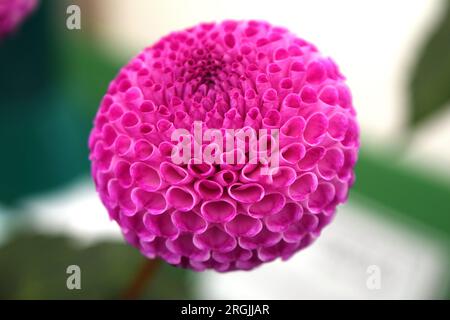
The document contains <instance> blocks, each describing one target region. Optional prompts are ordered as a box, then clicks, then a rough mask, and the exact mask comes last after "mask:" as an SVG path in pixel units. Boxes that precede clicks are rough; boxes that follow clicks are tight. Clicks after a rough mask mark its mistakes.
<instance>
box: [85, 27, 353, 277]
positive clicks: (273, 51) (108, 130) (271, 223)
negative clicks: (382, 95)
mask: <svg viewBox="0 0 450 320" xmlns="http://www.w3.org/2000/svg"><path fill="white" fill-rule="evenodd" d="M196 122H201V125H202V127H203V129H211V128H214V129H217V130H219V131H220V132H226V129H235V130H239V129H242V128H247V129H255V130H261V129H268V130H273V131H275V132H277V135H274V137H276V140H270V139H269V140H268V141H271V142H270V143H272V144H278V146H277V147H278V148H277V149H272V146H271V147H270V148H266V151H268V150H269V149H270V151H272V150H278V151H277V152H274V153H273V154H271V156H273V155H276V156H278V158H277V159H278V166H277V168H275V169H273V170H271V171H270V173H269V174H262V172H263V171H262V169H263V168H266V169H267V167H268V165H269V163H268V162H267V161H266V162H264V161H261V162H257V163H255V162H251V161H250V160H251V159H250V158H251V156H250V154H251V151H252V147H251V146H250V145H249V140H247V141H246V142H245V143H244V146H245V147H244V149H238V148H236V144H233V145H232V149H231V151H230V150H228V151H223V153H219V151H217V150H220V149H214V150H215V151H217V154H219V158H220V159H222V160H223V159H225V158H226V157H224V155H229V154H230V152H231V154H232V157H231V158H232V159H233V160H236V161H234V162H231V163H229V162H226V161H222V162H217V163H216V162H214V163H212V162H208V161H203V162H201V161H200V162H196V161H195V159H196V158H191V160H190V161H188V162H187V163H175V162H174V161H173V154H174V150H178V152H179V151H180V150H179V149H177V148H176V147H177V146H178V144H177V141H176V140H174V139H173V133H174V132H176V131H177V130H180V129H182V130H184V131H183V132H184V136H183V137H182V138H181V139H180V140H183V139H184V138H187V137H188V136H189V137H190V138H192V137H193V136H194V135H195V134H194V127H195V126H194V123H196ZM254 132H256V131H254ZM195 139H196V138H195ZM195 139H194V140H195ZM189 141H192V140H189ZM195 141H197V140H195ZM211 141H213V140H210V141H206V142H204V141H202V142H199V143H198V145H200V146H201V150H203V151H204V150H206V149H208V147H209V146H211V145H212V144H213V143H212V142H211ZM178 142H179V141H178ZM215 142H218V141H215ZM270 143H269V144H270ZM217 145H218V144H216V145H215V146H217ZM89 147H90V151H91V153H90V159H91V161H92V175H93V177H94V180H95V184H96V187H97V191H98V193H99V194H100V198H101V200H102V202H103V203H104V205H105V206H106V208H107V210H108V212H109V215H110V217H111V219H113V220H115V221H116V222H117V223H118V224H119V226H120V228H121V229H122V232H123V234H124V236H125V238H126V240H127V241H128V242H129V243H130V244H132V245H134V246H135V247H137V248H138V249H139V250H140V251H141V252H142V253H143V254H144V255H145V256H146V257H148V258H156V257H160V258H162V259H164V260H166V261H167V262H168V263H170V264H173V265H177V266H181V267H187V268H192V269H194V270H204V269H209V268H213V269H215V270H217V271H231V270H249V269H252V268H254V267H256V266H258V265H260V264H262V263H264V262H268V261H272V260H274V259H276V258H278V257H281V258H282V259H287V258H289V257H290V256H292V255H293V254H294V253H295V252H297V251H299V250H301V249H303V248H305V247H307V246H308V245H310V244H311V243H312V242H313V241H314V240H315V239H316V238H317V237H318V236H319V235H320V233H321V231H322V229H323V228H324V227H325V226H326V225H327V224H329V223H330V221H331V220H332V219H333V216H334V214H335V210H336V206H337V205H338V204H339V203H343V202H345V201H346V199H347V195H348V191H349V188H350V187H351V185H352V184H353V182H354V172H353V167H354V165H355V162H356V159H357V152H358V148H359V131H358V125H357V122H356V118H355V110H354V108H353V105H352V99H351V95H350V91H349V88H348V87H347V85H346V84H345V82H344V77H343V75H342V74H341V73H340V71H339V69H338V67H337V66H336V64H335V63H334V62H333V61H332V60H331V59H330V58H326V57H324V56H322V55H321V54H320V53H319V52H318V50H317V49H316V47H315V46H314V45H312V44H310V43H308V42H306V41H305V40H303V39H300V38H298V37H297V36H295V35H294V34H292V33H290V32H289V31H288V30H286V29H284V28H280V27H274V26H271V25H270V24H268V23H266V22H260V21H225V22H222V23H220V24H215V23H204V24H200V25H198V26H196V27H193V28H190V29H187V30H184V31H181V32H175V33H172V34H170V35H168V36H166V37H164V38H162V39H161V40H160V41H158V42H157V43H156V44H154V45H153V46H151V47H149V48H147V49H145V50H144V51H142V52H141V53H140V54H139V55H138V56H137V57H135V58H134V59H132V60H131V61H130V62H129V63H128V64H127V65H126V66H125V67H123V68H122V70H121V71H120V72H119V74H118V75H117V77H116V78H115V79H114V80H113V81H112V82H111V84H110V85H109V88H108V91H107V93H106V95H105V96H104V98H103V100H102V102H101V105H100V108H99V111H98V113H97V116H96V118H95V122H94V128H93V130H92V133H91V136H90V140H89ZM260 151H261V150H260V149H258V152H260ZM176 152H177V151H175V153H176ZM217 154H215V155H217ZM238 159H240V160H242V161H238Z"/></svg>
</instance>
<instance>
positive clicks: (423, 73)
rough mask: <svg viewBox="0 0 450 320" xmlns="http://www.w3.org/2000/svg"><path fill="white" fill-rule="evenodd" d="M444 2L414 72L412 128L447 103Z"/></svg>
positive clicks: (448, 45)
mask: <svg viewBox="0 0 450 320" xmlns="http://www.w3.org/2000/svg"><path fill="white" fill-rule="evenodd" d="M445 3H446V8H445V10H446V12H445V13H444V17H443V20H442V21H441V22H440V24H439V25H438V27H437V29H436V30H435V31H434V32H433V33H432V35H431V37H430V38H429V40H428V42H427V43H426V45H425V47H424V49H423V51H422V52H421V54H420V56H419V59H418V63H417V65H416V67H415V69H414V71H413V77H412V81H411V87H410V90H411V92H410V94H411V111H410V119H409V124H410V126H411V127H415V126H417V125H418V124H420V123H421V122H422V121H424V120H425V119H427V118H428V117H430V116H431V115H433V114H435V113H436V112H438V111H439V110H441V109H443V108H444V107H445V106H446V104H447V103H448V102H450V90H449V85H450V1H448V0H447V1H445Z"/></svg>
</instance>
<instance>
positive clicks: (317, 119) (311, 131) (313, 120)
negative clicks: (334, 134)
mask: <svg viewBox="0 0 450 320" xmlns="http://www.w3.org/2000/svg"><path fill="white" fill-rule="evenodd" d="M327 130H328V118H327V117H326V116H325V115H324V114H323V113H315V114H313V115H312V116H311V117H310V118H309V119H308V120H307V121H306V126H305V131H303V138H304V139H305V141H306V142H307V143H308V144H309V145H312V146H314V145H317V144H319V143H320V142H321V141H322V139H323V137H324V135H325V134H326V133H327Z"/></svg>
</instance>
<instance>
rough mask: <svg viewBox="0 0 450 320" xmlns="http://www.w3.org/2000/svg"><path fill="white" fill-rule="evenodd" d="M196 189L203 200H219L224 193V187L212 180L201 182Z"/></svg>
mask: <svg viewBox="0 0 450 320" xmlns="http://www.w3.org/2000/svg"><path fill="white" fill-rule="evenodd" d="M194 189H195V191H196V192H197V193H198V195H199V196H200V198H201V199H203V200H212V199H219V198H220V197H221V196H222V193H223V187H222V186H221V185H220V184H219V183H217V182H215V181H212V180H199V181H197V182H196V183H195V185H194Z"/></svg>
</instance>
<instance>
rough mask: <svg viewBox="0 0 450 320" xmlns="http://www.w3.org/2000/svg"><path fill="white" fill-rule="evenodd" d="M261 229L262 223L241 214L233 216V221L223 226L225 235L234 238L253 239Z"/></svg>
mask: <svg viewBox="0 0 450 320" xmlns="http://www.w3.org/2000/svg"><path fill="white" fill-rule="evenodd" d="M261 229H262V223H261V221H260V220H259V219H255V218H252V217H250V216H247V215H243V214H239V215H237V216H235V217H234V218H233V220H231V221H229V222H227V223H226V224H225V230H226V231H227V233H228V234H230V235H232V236H235V237H253V236H254V235H256V234H257V233H259V232H260V231H261Z"/></svg>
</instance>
